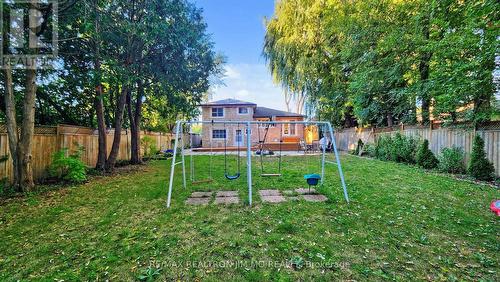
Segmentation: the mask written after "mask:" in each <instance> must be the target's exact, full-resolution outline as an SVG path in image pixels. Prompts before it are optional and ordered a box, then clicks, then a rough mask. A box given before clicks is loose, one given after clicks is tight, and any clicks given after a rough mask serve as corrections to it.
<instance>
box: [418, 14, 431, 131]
mask: <svg viewBox="0 0 500 282" xmlns="http://www.w3.org/2000/svg"><path fill="white" fill-rule="evenodd" d="M422 36H423V38H424V40H425V42H426V44H427V43H428V41H429V37H430V30H429V17H428V16H427V17H425V18H424V19H423V21H422ZM431 57H432V53H431V52H428V51H426V52H423V53H422V54H421V56H420V63H419V66H418V69H419V73H420V83H421V86H422V88H421V89H420V93H421V97H420V99H421V100H422V112H421V115H422V124H429V121H430V105H431V97H430V95H429V93H428V92H427V89H426V88H425V86H424V85H425V83H426V82H427V80H428V79H429V62H430V61H431Z"/></svg>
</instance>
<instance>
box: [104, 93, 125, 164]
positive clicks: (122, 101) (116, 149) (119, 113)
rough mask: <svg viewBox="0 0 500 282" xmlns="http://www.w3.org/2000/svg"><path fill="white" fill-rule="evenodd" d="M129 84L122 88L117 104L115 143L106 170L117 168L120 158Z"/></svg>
mask: <svg viewBox="0 0 500 282" xmlns="http://www.w3.org/2000/svg"><path fill="white" fill-rule="evenodd" d="M127 93H128V86H126V85H124V86H122V90H121V93H120V96H119V99H118V101H117V104H116V111H115V133H114V136H113V145H112V146H111V152H110V153H109V157H108V159H107V161H106V170H107V171H112V170H113V169H114V168H115V164H116V159H117V158H118V152H119V151H120V141H121V137H122V125H123V112H124V110H125V103H126V100H127Z"/></svg>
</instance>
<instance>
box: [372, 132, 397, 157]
mask: <svg viewBox="0 0 500 282" xmlns="http://www.w3.org/2000/svg"><path fill="white" fill-rule="evenodd" d="M375 157H376V158H377V159H379V160H382V161H392V160H393V155H392V137H391V136H390V135H382V136H380V137H379V138H378V139H377V143H376V144H375Z"/></svg>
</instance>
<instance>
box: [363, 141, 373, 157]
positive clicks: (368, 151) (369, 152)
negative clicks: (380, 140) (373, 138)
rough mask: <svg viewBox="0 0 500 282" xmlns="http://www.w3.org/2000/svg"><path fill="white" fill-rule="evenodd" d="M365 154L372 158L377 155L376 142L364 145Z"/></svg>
mask: <svg viewBox="0 0 500 282" xmlns="http://www.w3.org/2000/svg"><path fill="white" fill-rule="evenodd" d="M363 155H366V156H369V157H370V158H374V157H375V145H374V144H365V146H364V147H363Z"/></svg>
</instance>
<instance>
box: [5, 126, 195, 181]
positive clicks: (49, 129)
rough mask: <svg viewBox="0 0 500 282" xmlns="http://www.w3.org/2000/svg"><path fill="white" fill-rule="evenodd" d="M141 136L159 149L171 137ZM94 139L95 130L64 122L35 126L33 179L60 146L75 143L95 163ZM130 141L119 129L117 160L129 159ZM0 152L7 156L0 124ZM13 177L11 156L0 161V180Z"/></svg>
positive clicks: (40, 174)
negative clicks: (150, 140) (148, 139)
mask: <svg viewBox="0 0 500 282" xmlns="http://www.w3.org/2000/svg"><path fill="white" fill-rule="evenodd" d="M113 135H114V131H113V130H110V131H108V132H107V136H106V140H107V153H108V154H109V152H110V151H111V146H112V145H113ZM144 136H149V137H151V138H152V139H153V142H154V143H155V144H156V148H158V149H159V150H166V149H171V148H172V140H173V139H174V138H175V137H174V136H173V135H172V134H170V133H167V134H166V133H157V132H141V138H142V137H144ZM186 140H189V139H186ZM98 141H99V140H98V136H97V131H96V130H94V129H92V128H86V127H78V126H68V125H59V126H57V127H56V126H41V127H36V128H35V135H34V137H33V144H32V148H33V149H32V150H33V151H32V154H33V177H34V178H35V179H36V180H37V181H41V180H43V179H44V178H45V177H46V176H47V169H48V167H49V166H50V163H51V162H52V155H53V154H54V153H55V152H57V151H58V150H60V149H62V148H68V149H69V150H74V149H76V148H77V146H79V145H81V146H83V147H84V153H83V155H82V160H83V162H84V163H85V164H86V165H87V166H89V167H93V166H95V164H96V163H97V153H98V147H99V142H98ZM130 141H131V138H130V131H126V130H123V131H122V133H121V142H120V149H119V151H118V159H119V160H129V159H130ZM141 149H142V148H141ZM0 155H1V156H6V155H10V153H9V142H8V137H7V133H6V131H5V127H2V125H0ZM13 177H14V173H13V167H12V158H10V157H9V158H8V160H7V161H5V162H0V179H4V178H6V179H8V180H9V181H12V179H13Z"/></svg>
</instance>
